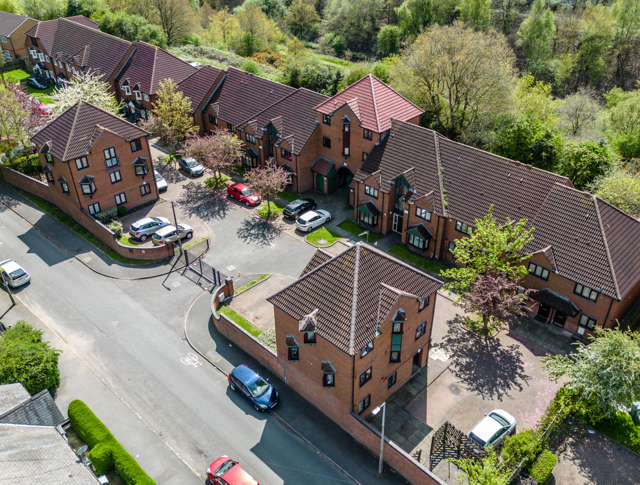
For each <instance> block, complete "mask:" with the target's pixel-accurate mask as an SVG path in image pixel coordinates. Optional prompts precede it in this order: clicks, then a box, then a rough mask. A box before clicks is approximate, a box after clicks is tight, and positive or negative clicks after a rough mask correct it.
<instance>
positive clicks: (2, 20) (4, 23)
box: [0, 12, 31, 37]
mask: <svg viewBox="0 0 640 485" xmlns="http://www.w3.org/2000/svg"><path fill="white" fill-rule="evenodd" d="M27 20H29V17H27V16H26V15H16V14H14V13H8V12H0V35H4V36H5V37H9V36H10V35H11V34H13V32H15V30H16V29H17V28H18V27H20V26H21V25H22V24H24V23H25V22H26V21H27ZM29 30H31V29H29Z"/></svg>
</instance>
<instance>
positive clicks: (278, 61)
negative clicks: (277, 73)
mask: <svg viewBox="0 0 640 485" xmlns="http://www.w3.org/2000/svg"><path fill="white" fill-rule="evenodd" d="M251 60H252V61H256V62H258V63H260V64H269V65H271V66H273V67H275V68H280V67H282V66H284V63H285V62H286V60H287V58H286V57H285V56H284V55H282V54H281V53H279V52H273V51H271V50H269V49H268V48H265V49H262V50H261V51H260V52H256V53H255V54H254V55H253V56H251ZM254 74H257V73H254Z"/></svg>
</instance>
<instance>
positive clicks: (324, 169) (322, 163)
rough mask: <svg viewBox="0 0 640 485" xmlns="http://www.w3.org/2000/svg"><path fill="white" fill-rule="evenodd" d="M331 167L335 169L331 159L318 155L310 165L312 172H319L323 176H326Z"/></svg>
mask: <svg viewBox="0 0 640 485" xmlns="http://www.w3.org/2000/svg"><path fill="white" fill-rule="evenodd" d="M332 168H333V169H334V170H335V168H336V164H335V163H334V162H332V161H331V160H327V159H326V158H324V157H318V158H317V159H316V161H315V162H313V165H311V171H312V172H315V173H319V174H320V175H323V176H324V177H326V176H327V175H328V174H329V171H330V170H331V169H332Z"/></svg>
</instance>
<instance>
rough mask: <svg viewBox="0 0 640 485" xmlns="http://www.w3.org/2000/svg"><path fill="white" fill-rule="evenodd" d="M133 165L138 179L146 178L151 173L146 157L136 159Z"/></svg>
mask: <svg viewBox="0 0 640 485" xmlns="http://www.w3.org/2000/svg"><path fill="white" fill-rule="evenodd" d="M131 165H133V167H134V168H135V170H136V175H137V176H138V177H144V176H145V175H147V173H148V172H149V169H148V168H147V159H146V158H145V157H138V158H136V159H135V160H134V161H133V163H132V164H131Z"/></svg>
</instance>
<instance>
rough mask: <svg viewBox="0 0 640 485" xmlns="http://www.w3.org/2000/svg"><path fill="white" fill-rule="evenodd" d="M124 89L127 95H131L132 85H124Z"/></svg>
mask: <svg viewBox="0 0 640 485" xmlns="http://www.w3.org/2000/svg"><path fill="white" fill-rule="evenodd" d="M122 89H123V91H124V94H126V95H127V96H131V87H130V86H122Z"/></svg>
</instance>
